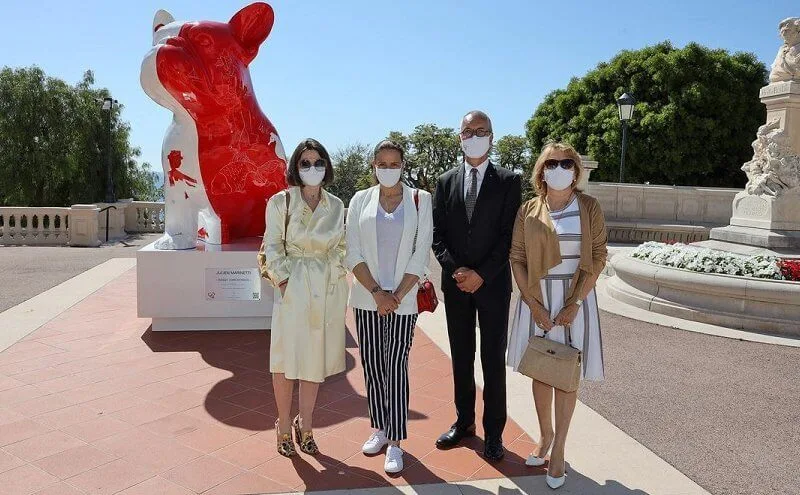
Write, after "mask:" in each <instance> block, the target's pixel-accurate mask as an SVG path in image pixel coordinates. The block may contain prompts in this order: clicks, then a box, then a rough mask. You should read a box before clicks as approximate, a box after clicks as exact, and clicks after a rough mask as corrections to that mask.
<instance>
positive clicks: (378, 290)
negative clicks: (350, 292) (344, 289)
mask: <svg viewBox="0 0 800 495" xmlns="http://www.w3.org/2000/svg"><path fill="white" fill-rule="evenodd" d="M376 292H383V289H382V288H381V286H380V285H376V286H375V287H373V288H372V290H371V291H370V294H375V293H376Z"/></svg>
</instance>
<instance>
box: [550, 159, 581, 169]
mask: <svg viewBox="0 0 800 495" xmlns="http://www.w3.org/2000/svg"><path fill="white" fill-rule="evenodd" d="M559 165H560V166H561V168H563V169H564V170H572V169H573V168H574V167H575V160H573V159H572V158H566V159H564V160H545V161H544V166H545V168H547V169H550V170H553V169H554V168H556V167H558V166H559Z"/></svg>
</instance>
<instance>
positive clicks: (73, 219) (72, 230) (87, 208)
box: [69, 205, 100, 247]
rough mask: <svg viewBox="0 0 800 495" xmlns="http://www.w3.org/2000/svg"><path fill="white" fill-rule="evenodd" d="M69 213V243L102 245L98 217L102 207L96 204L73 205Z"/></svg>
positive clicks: (87, 245) (71, 244) (90, 245)
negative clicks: (99, 236)
mask: <svg viewBox="0 0 800 495" xmlns="http://www.w3.org/2000/svg"><path fill="white" fill-rule="evenodd" d="M70 209H71V211H70V213H69V245H70V246H82V247H97V246H99V245H100V239H99V238H98V229H97V217H98V214H99V212H100V208H98V207H97V206H96V205H72V207H71V208H70Z"/></svg>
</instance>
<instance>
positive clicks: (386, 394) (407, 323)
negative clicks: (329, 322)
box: [353, 308, 417, 442]
mask: <svg viewBox="0 0 800 495" xmlns="http://www.w3.org/2000/svg"><path fill="white" fill-rule="evenodd" d="M353 313H354V315H355V320H356V330H357V332H358V349H359V351H360V352H361V366H362V367H363V368H364V381H365V382H366V385H367V402H369V419H370V424H371V425H372V427H373V428H375V429H379V430H383V431H385V432H386V437H387V438H388V439H389V440H392V441H395V442H397V441H400V440H404V439H405V438H406V437H407V436H408V430H407V428H406V424H407V422H408V400H409V397H408V354H409V352H410V351H411V341H412V340H413V338H414V326H415V325H416V324H417V315H397V314H394V313H392V314H389V315H386V316H380V315H378V312H377V311H368V310H364V309H355V308H354V309H353Z"/></svg>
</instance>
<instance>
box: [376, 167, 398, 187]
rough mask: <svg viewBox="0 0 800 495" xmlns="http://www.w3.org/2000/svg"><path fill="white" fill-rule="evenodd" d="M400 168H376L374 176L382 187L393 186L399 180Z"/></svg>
mask: <svg viewBox="0 0 800 495" xmlns="http://www.w3.org/2000/svg"><path fill="white" fill-rule="evenodd" d="M402 172H403V169H401V168H376V169H375V176H376V177H377V178H378V182H380V184H381V185H382V186H383V187H394V186H396V185H397V183H398V182H400V174H401V173H402Z"/></svg>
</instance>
